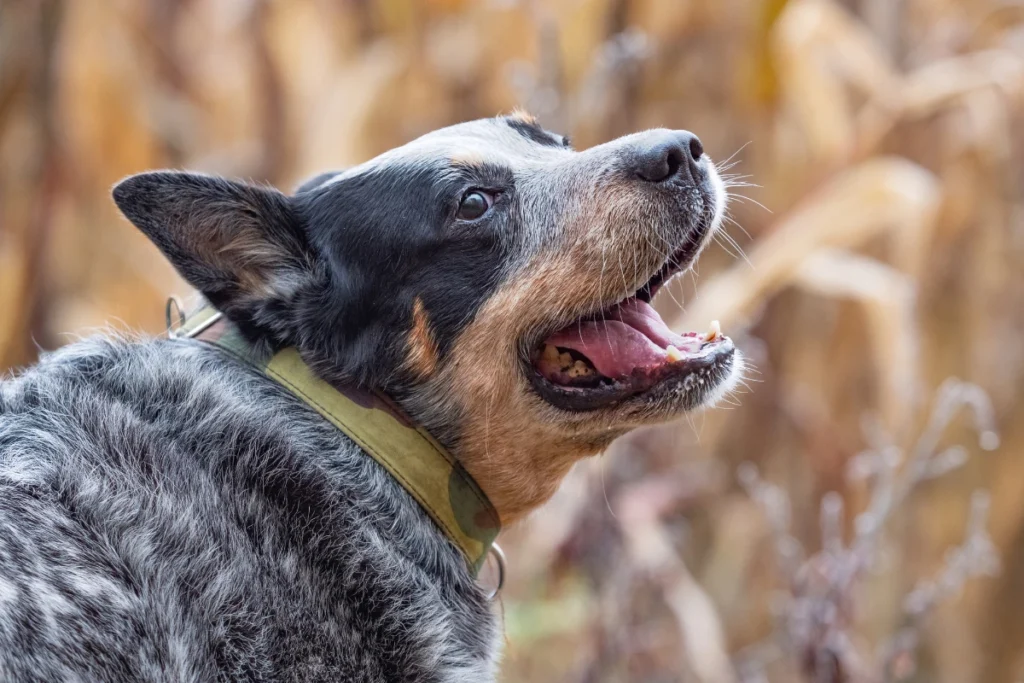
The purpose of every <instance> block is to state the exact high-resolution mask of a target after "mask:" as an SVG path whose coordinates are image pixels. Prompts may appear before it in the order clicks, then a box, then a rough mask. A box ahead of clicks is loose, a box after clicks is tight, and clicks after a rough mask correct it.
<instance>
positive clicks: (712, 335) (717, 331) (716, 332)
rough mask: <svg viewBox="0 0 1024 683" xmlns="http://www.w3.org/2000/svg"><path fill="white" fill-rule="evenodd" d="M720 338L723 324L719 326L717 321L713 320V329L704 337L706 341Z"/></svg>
mask: <svg viewBox="0 0 1024 683" xmlns="http://www.w3.org/2000/svg"><path fill="white" fill-rule="evenodd" d="M720 336H722V326H721V324H719V322H718V321H717V320H712V321H711V329H709V330H708V333H707V334H706V335H704V341H706V342H709V341H714V340H716V339H718V338H719V337H720Z"/></svg>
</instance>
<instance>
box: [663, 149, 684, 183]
mask: <svg viewBox="0 0 1024 683" xmlns="http://www.w3.org/2000/svg"><path fill="white" fill-rule="evenodd" d="M665 163H666V165H667V166H668V173H666V174H665V176H664V178H659V180H665V179H666V178H672V177H674V176H675V174H676V173H678V172H679V167H680V166H682V165H683V150H681V149H679V148H678V147H670V148H669V150H668V155H667V156H666V158H665Z"/></svg>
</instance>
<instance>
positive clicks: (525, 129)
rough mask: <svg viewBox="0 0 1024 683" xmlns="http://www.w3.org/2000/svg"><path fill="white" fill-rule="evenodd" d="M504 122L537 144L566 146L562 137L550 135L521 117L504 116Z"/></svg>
mask: <svg viewBox="0 0 1024 683" xmlns="http://www.w3.org/2000/svg"><path fill="white" fill-rule="evenodd" d="M505 122H506V123H508V125H509V126H510V127H511V128H512V130H514V131H516V132H517V133H519V134H520V135H522V136H523V137H524V138H527V139H529V140H533V141H534V142H536V143H537V144H539V145H545V146H547V147H565V146H567V145H566V144H565V142H564V141H563V140H562V138H560V137H558V136H555V135H552V134H551V133H549V132H547V131H546V130H544V129H543V128H541V127H540V126H538V125H537V124H536V123H530V122H529V121H524V120H523V119H517V118H506V119H505Z"/></svg>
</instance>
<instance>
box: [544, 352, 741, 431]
mask: <svg viewBox="0 0 1024 683" xmlns="http://www.w3.org/2000/svg"><path fill="white" fill-rule="evenodd" d="M735 352H736V347H735V345H734V344H733V342H732V339H730V338H729V337H726V336H724V335H719V336H718V338H716V339H715V340H714V341H711V342H708V343H706V344H705V345H704V346H703V347H702V348H701V350H700V351H699V352H698V353H695V354H690V355H688V356H686V357H685V358H683V359H682V360H679V361H676V362H673V363H667V364H665V365H663V366H661V367H659V368H657V369H655V370H654V371H653V372H645V371H641V370H639V369H638V370H636V371H634V372H633V374H631V375H630V376H628V377H625V378H621V379H618V380H613V381H612V382H611V383H610V384H602V385H599V386H595V387H573V386H565V385H561V384H556V383H554V382H552V381H550V380H548V379H547V378H545V377H544V376H543V375H541V373H540V372H539V371H538V370H537V369H536V368H534V367H533V366H532V365H530V367H529V373H528V375H529V378H530V383H531V384H532V385H533V388H534V390H535V391H536V392H537V394H538V395H539V396H540V397H541V398H542V399H543V400H544V401H546V402H547V403H548V404H550V405H552V406H554V407H555V408H559V409H561V410H566V411H569V412H577V413H579V412H589V411H594V410H602V409H608V408H614V407H616V406H619V405H621V404H623V403H626V402H628V401H631V400H637V399H642V398H643V396H644V395H646V394H649V393H653V392H656V391H659V390H663V389H664V390H667V391H669V392H672V393H678V392H695V391H698V387H697V386H695V383H696V384H703V383H704V382H705V381H710V380H705V379H704V378H703V377H701V374H702V373H703V374H705V375H710V373H709V372H707V371H709V370H711V369H713V368H714V367H715V366H717V365H721V364H724V363H726V362H727V361H729V360H731V359H732V357H733V355H734V354H735ZM713 388H714V387H710V386H708V387H703V389H705V390H710V389H713Z"/></svg>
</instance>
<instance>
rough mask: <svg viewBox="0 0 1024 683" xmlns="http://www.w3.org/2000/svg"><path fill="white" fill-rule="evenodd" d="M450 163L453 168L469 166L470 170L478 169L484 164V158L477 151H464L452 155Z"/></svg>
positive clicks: (449, 159)
mask: <svg viewBox="0 0 1024 683" xmlns="http://www.w3.org/2000/svg"><path fill="white" fill-rule="evenodd" d="M448 161H450V162H451V164H452V165H453V166H468V167H470V168H478V167H480V166H483V164H484V156H483V155H482V154H480V152H477V151H475V150H469V149H467V150H463V151H460V152H456V153H454V154H452V155H451V156H450V157H449V158H448Z"/></svg>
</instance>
